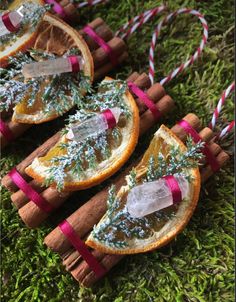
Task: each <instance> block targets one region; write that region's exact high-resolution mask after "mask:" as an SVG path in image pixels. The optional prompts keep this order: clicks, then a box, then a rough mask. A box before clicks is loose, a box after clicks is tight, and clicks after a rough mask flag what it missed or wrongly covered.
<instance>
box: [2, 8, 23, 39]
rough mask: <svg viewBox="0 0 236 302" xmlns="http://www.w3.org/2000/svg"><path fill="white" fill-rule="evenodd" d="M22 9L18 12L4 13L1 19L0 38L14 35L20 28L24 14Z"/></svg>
mask: <svg viewBox="0 0 236 302" xmlns="http://www.w3.org/2000/svg"><path fill="white" fill-rule="evenodd" d="M22 8H23V7H21V8H20V9H18V10H17V11H12V12H8V13H4V14H3V15H2V16H1V17H0V37H1V36H4V35H7V34H10V33H13V32H15V31H17V30H18V29H19V28H20V24H21V21H22V19H23V14H22V12H21V9H22Z"/></svg>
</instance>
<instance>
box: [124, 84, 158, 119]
mask: <svg viewBox="0 0 236 302" xmlns="http://www.w3.org/2000/svg"><path fill="white" fill-rule="evenodd" d="M128 87H129V89H130V90H131V91H132V92H133V93H134V94H135V95H136V96H137V97H138V98H140V100H141V101H142V102H143V103H144V104H145V105H146V106H147V107H148V108H149V109H150V111H151V112H152V114H153V116H154V118H155V120H158V119H159V118H160V117H161V112H160V111H159V110H158V109H157V107H156V105H155V104H154V103H153V101H152V100H151V99H150V98H149V97H148V95H147V94H146V93H145V92H144V91H142V90H141V89H140V88H139V87H138V86H137V85H135V84H134V83H133V82H131V81H129V82H128Z"/></svg>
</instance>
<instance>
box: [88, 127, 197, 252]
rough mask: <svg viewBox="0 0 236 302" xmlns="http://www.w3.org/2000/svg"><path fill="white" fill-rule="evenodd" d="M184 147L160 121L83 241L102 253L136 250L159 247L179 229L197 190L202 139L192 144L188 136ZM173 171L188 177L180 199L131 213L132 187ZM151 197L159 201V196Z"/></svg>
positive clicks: (184, 220) (182, 225)
mask: <svg viewBox="0 0 236 302" xmlns="http://www.w3.org/2000/svg"><path fill="white" fill-rule="evenodd" d="M187 147H188V148H187ZM187 147H186V146H185V145H184V144H183V143H182V142H181V141H180V140H179V139H178V138H177V137H176V136H175V135H174V134H173V133H172V132H171V130H169V129H168V128H167V127H165V126H164V125H162V126H161V127H160V128H159V130H158V131H157V132H156V133H155V135H154V138H153V140H152V142H151V144H150V146H149V148H148V149H147V151H146V152H145V154H144V156H143V158H142V160H141V162H140V163H139V164H138V166H137V167H136V168H135V169H134V170H133V171H132V173H131V174H130V175H129V176H128V177H127V185H125V186H123V187H121V189H120V190H119V191H118V193H117V194H115V190H114V188H113V189H111V190H110V194H109V199H108V210H107V212H106V214H105V215H104V216H103V218H102V219H101V221H100V222H99V223H98V224H97V225H96V226H95V227H94V230H93V231H92V232H91V234H90V236H89V237H88V239H87V241H86V244H87V245H88V246H90V247H92V248H94V249H97V250H99V251H101V252H103V253H108V254H135V253H142V252H147V251H151V250H153V249H156V248H160V247H161V246H163V245H165V244H167V243H168V242H169V241H171V240H172V239H173V238H174V237H175V236H176V235H177V234H178V233H179V232H181V231H182V230H183V228H184V227H185V226H186V224H187V223H188V221H189V219H190V217H191V216H192V214H193V211H194V209H195V207H196V205H197V202H198V197H199V192H200V174H199V169H198V167H197V166H198V161H199V160H200V159H201V157H202V155H201V153H200V150H201V148H202V143H199V144H196V145H194V144H193V142H192V141H190V140H189V141H188V143H187ZM173 174H179V175H182V176H184V177H185V179H186V180H187V181H188V191H187V195H186V196H185V198H184V199H183V200H182V201H181V202H179V203H176V204H173V205H171V206H169V207H167V208H165V209H162V210H160V211H156V212H153V213H151V214H149V215H146V216H143V217H142V216H141V217H138V218H137V217H134V216H132V215H131V214H130V212H129V211H128V208H127V196H128V194H129V192H130V191H131V190H132V189H133V188H134V187H136V186H138V185H140V184H145V183H147V182H151V181H154V180H157V179H160V178H162V177H164V176H166V175H173ZM144 197H145V196H144ZM146 199H147V196H146ZM154 199H155V198H154ZM143 201H144V202H145V200H143ZM154 201H155V202H157V203H158V198H156V200H154Z"/></svg>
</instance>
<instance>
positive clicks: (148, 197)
mask: <svg viewBox="0 0 236 302" xmlns="http://www.w3.org/2000/svg"><path fill="white" fill-rule="evenodd" d="M188 191H189V184H188V181H187V180H186V179H185V178H184V177H183V176H181V175H171V176H165V177H163V178H159V179H158V180H155V181H151V182H145V183H143V184H141V185H137V186H135V187H134V188H132V189H131V190H130V192H129V193H128V196H127V211H128V212H129V214H130V215H131V216H132V217H135V218H139V217H144V216H146V215H149V214H152V213H154V212H157V211H160V210H162V209H165V208H168V207H170V206H172V205H174V204H176V203H179V202H181V201H182V200H183V199H184V198H186V197H187V196H188Z"/></svg>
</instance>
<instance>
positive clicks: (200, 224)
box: [1, 0, 234, 302]
mask: <svg viewBox="0 0 236 302" xmlns="http://www.w3.org/2000/svg"><path fill="white" fill-rule="evenodd" d="M160 4H161V2H160V1H154V0H149V1H144V0H143V1H141V0H119V1H114V0H111V1H109V3H108V4H105V5H98V6H96V7H95V8H92V9H91V8H89V9H86V8H84V9H82V10H81V19H80V24H81V25H84V24H86V22H88V21H91V20H93V19H94V18H95V17H98V16H101V17H102V18H104V19H105V21H107V23H108V24H109V25H110V26H111V27H112V29H114V30H117V29H118V28H119V27H120V26H121V25H122V24H123V23H125V22H126V21H127V20H129V19H130V18H131V17H133V16H135V15H136V14H138V13H140V12H142V11H143V10H144V9H149V8H152V7H154V6H156V5H160ZM166 4H167V5H168V6H169V7H170V9H177V8H179V7H190V8H195V9H198V10H200V12H201V13H203V14H204V15H205V17H206V19H207V21H208V24H209V42H208V44H207V46H206V48H205V51H204V54H203V56H202V57H201V59H200V60H198V61H197V62H196V63H195V64H194V66H192V67H191V68H189V69H188V70H187V71H186V72H185V73H184V74H181V75H180V76H178V77H177V78H176V79H175V80H174V81H172V82H170V83H169V84H167V85H166V90H167V93H168V94H170V95H171V96H172V97H173V99H174V100H175V101H176V104H177V106H176V110H175V112H174V113H172V115H171V116H170V117H169V119H168V120H167V122H166V124H167V125H168V126H172V125H173V124H174V123H175V121H176V120H178V119H180V118H182V117H183V116H184V115H185V114H186V113H188V112H190V111H192V112H195V113H197V114H198V115H199V116H200V117H201V119H202V122H203V124H204V125H207V124H208V122H209V121H210V119H211V115H212V112H213V109H214V108H215V105H216V104H217V102H218V99H219V97H220V95H221V92H222V90H223V89H225V88H226V87H227V86H228V85H229V84H230V83H231V82H232V80H233V77H234V75H233V71H234V68H233V64H234V62H233V54H234V39H233V37H234V36H233V34H234V16H233V7H234V2H233V1H232V0H215V1H213V0H206V1H204V0H202V1H200V0H198V1H194V0H186V1H180V0H176V1H167V3H166ZM157 22H158V18H156V19H155V20H153V21H152V22H150V23H148V24H147V25H146V26H144V27H143V29H142V31H140V32H139V33H138V34H134V35H133V36H132V37H131V38H130V39H129V40H128V47H129V53H130V60H129V61H128V62H127V63H126V64H125V65H124V66H122V67H121V68H120V69H118V70H116V73H113V74H111V75H112V76H115V77H119V78H122V79H125V78H126V76H127V75H128V74H129V73H130V72H131V71H132V70H137V71H148V51H149V43H150V39H151V33H152V31H153V28H154V25H155V24H157ZM201 35H202V28H201V25H200V22H199V21H198V20H197V18H196V17H189V16H187V15H181V16H180V17H178V18H177V19H176V20H175V21H174V22H173V23H172V25H171V26H168V27H167V28H166V29H165V30H163V31H162V35H161V37H160V38H159V40H158V46H157V48H156V57H155V63H156V70H157V74H156V80H157V81H158V80H160V79H161V78H162V77H163V76H164V75H166V74H167V72H169V71H171V70H172V69H173V68H174V67H175V66H176V64H177V62H178V63H180V60H183V59H186V58H187V57H188V55H189V54H191V53H193V51H194V50H195V49H196V47H197V46H198V44H199V41H200V38H201ZM233 108H234V105H233V101H232V97H231V99H228V100H227V102H226V105H225V107H224V109H223V111H222V115H221V119H220V123H218V125H219V126H221V125H222V124H224V123H225V122H226V121H227V120H230V119H232V118H233ZM62 124H63V120H62V119H59V120H57V121H54V122H52V123H49V124H44V125H41V126H36V127H34V130H30V131H28V132H27V133H26V134H25V135H24V136H23V137H22V138H20V139H18V140H17V141H16V142H15V143H14V144H12V145H11V146H9V147H8V148H6V149H5V150H4V152H2V159H1V174H2V176H3V175H5V174H6V173H7V172H8V171H9V170H10V169H11V168H12V167H13V166H15V165H16V164H17V163H18V162H19V161H21V160H22V159H23V158H24V157H25V156H26V155H27V154H29V153H30V152H31V151H32V150H34V149H35V148H36V147H37V146H39V145H40V143H41V142H43V141H44V140H45V139H46V137H48V136H49V135H50V134H52V133H54V132H56V130H57V129H58V128H59V127H60V126H61V125H62ZM157 128H158V125H156V127H154V129H152V131H150V133H149V135H147V136H145V139H144V140H142V143H141V144H139V146H138V147H137V150H136V152H135V154H134V156H137V155H139V154H141V153H143V152H144V150H145V149H146V147H147V146H148V143H149V141H150V139H151V137H152V133H153V132H154V131H155V130H156V129H157ZM232 142H233V137H232V135H231V136H229V137H228V138H227V139H225V140H224V141H223V142H222V144H223V145H224V147H225V148H226V149H227V150H228V151H229V152H232ZM233 184H234V178H233V162H232V161H231V162H230V163H228V165H227V166H226V167H224V169H222V170H221V171H220V172H219V173H217V175H215V176H214V177H211V179H210V180H209V181H208V182H207V183H206V184H205V185H204V186H203V187H202V191H201V197H200V200H199V204H198V207H197V209H196V211H195V214H194V215H193V217H192V219H191V221H190V223H189V224H188V226H187V228H186V229H185V231H184V232H183V233H182V234H180V235H179V236H178V237H177V238H176V240H174V241H173V242H172V243H171V244H169V245H168V246H166V247H164V248H162V249H160V250H157V251H155V252H153V253H149V254H142V255H136V256H129V257H126V258H125V260H124V261H123V262H121V263H120V264H119V266H117V267H115V268H114V269H113V270H112V272H111V273H109V275H108V276H107V277H106V278H105V279H103V280H102V281H100V282H99V283H98V284H97V285H96V286H95V287H94V288H93V289H84V288H81V287H79V285H78V284H77V283H76V282H75V281H74V280H73V279H72V277H71V276H70V274H69V273H67V272H65V270H64V268H63V267H62V265H61V261H60V259H59V257H58V256H57V255H56V254H54V253H52V252H51V251H49V250H47V249H46V248H45V246H43V243H42V241H43V238H44V237H45V235H46V234H48V233H49V232H50V231H51V230H52V229H53V228H54V227H55V226H56V225H57V223H58V222H59V221H60V220H62V219H63V218H66V217H67V216H68V215H69V214H70V213H72V212H73V211H74V210H75V209H77V208H78V206H79V204H80V203H81V202H82V201H86V200H87V199H88V198H89V197H90V196H91V195H92V194H94V193H95V192H96V191H97V190H98V189H99V188H101V186H100V187H97V188H94V189H92V190H88V191H85V192H82V193H79V194H75V195H74V196H73V197H72V198H70V200H68V202H67V203H66V204H65V205H64V206H63V207H62V209H60V210H59V211H58V212H57V213H56V215H53V216H54V218H53V219H52V218H51V219H50V220H48V221H47V223H45V224H44V225H43V226H42V227H40V228H39V229H37V230H29V229H27V228H26V227H25V226H24V224H23V223H22V222H21V220H20V219H19V217H18V215H17V211H16V210H15V209H14V207H13V206H12V204H11V202H10V194H9V193H8V192H7V191H6V190H5V189H3V190H2V210H1V219H2V238H1V246H2V261H1V264H2V265H1V269H2V290H1V298H2V300H1V301H3V302H19V301H21V302H22V301H24V302H34V301H40V302H44V301H45V302H56V301H58V302H72V301H86V302H87V301H88V302H90V301H91V302H92V301H101V302H110V301H112V302H124V301H131V302H136V301H137V302H140V301H142V302H146V301H153V302H154V301H155V302H162V301H168V302H172V301H178V302H182V301H194V302H211V301H214V302H217V301H224V302H230V301H234V198H233ZM78 199H79V200H80V202H78Z"/></svg>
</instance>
